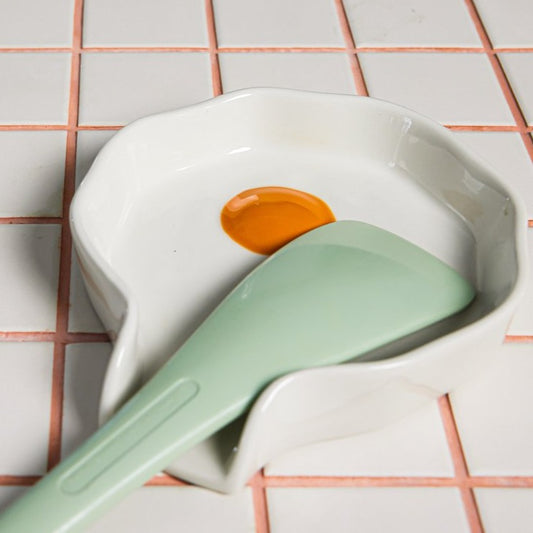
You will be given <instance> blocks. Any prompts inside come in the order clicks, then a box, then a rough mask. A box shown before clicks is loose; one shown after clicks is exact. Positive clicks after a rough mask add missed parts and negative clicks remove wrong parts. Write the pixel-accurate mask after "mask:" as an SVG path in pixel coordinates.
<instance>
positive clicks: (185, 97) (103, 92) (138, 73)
mask: <svg viewBox="0 0 533 533" xmlns="http://www.w3.org/2000/svg"><path fill="white" fill-rule="evenodd" d="M210 76H211V71H210V63H209V56H208V54H207V53H197V52H194V53H191V52H169V53H158V52H141V53H138V52H128V53H87V54H84V56H83V58H82V62H81V88H80V120H79V122H80V124H93V125H101V124H106V125H109V124H111V125H113V124H124V123H127V122H130V121H132V120H135V119H137V118H140V117H142V116H145V115H149V114H152V113H158V112H161V111H168V110H172V109H176V108H178V107H182V106H186V105H189V104H193V103H196V102H199V101H201V100H206V99H207V98H210V97H211V96H212V86H211V77H210Z"/></svg>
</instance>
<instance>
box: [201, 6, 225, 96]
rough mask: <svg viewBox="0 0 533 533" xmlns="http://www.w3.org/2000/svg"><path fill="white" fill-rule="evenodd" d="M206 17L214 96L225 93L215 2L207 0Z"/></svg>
mask: <svg viewBox="0 0 533 533" xmlns="http://www.w3.org/2000/svg"><path fill="white" fill-rule="evenodd" d="M205 16H206V21H207V36H208V40H209V58H210V61H211V80H212V83H213V96H219V95H221V94H222V93H223V88H222V77H221V74H220V63H219V60H218V52H217V49H218V42H217V30H216V24H215V11H214V8H213V0H205Z"/></svg>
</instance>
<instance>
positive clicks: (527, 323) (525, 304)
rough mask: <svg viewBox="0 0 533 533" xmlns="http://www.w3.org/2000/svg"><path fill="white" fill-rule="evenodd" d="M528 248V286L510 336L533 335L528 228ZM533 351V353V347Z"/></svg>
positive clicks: (532, 231)
mask: <svg viewBox="0 0 533 533" xmlns="http://www.w3.org/2000/svg"><path fill="white" fill-rule="evenodd" d="M527 246H528V252H529V265H528V266H529V281H528V286H527V287H526V290H525V293H524V295H523V297H522V299H521V300H520V302H519V304H518V307H517V309H516V311H515V313H514V315H513V318H512V320H511V323H510V324H509V327H508V328H507V333H508V334H509V335H533V228H528V231H527ZM531 350H532V352H533V347H532V348H531Z"/></svg>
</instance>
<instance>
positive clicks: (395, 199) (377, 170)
mask: <svg viewBox="0 0 533 533" xmlns="http://www.w3.org/2000/svg"><path fill="white" fill-rule="evenodd" d="M267 186H280V187H289V188H293V189H297V190H301V191H304V192H307V193H309V194H311V195H314V196H316V197H318V198H320V199H322V200H323V201H324V202H326V204H327V205H328V206H329V207H330V208H331V210H332V212H333V213H334V215H335V217H336V218H337V220H343V219H354V220H361V221H364V222H368V223H371V224H375V225H377V226H379V227H382V228H384V229H388V230H390V231H393V232H395V233H397V234H399V235H400V236H402V237H404V238H406V239H408V240H410V241H412V242H413V243H415V244H417V245H419V246H421V247H422V248H424V249H425V250H427V251H428V252H430V253H432V254H434V255H435V256H436V257H438V258H439V259H441V260H443V261H444V262H445V263H447V264H449V265H450V266H452V267H453V268H455V269H456V270H457V271H459V272H460V273H461V274H462V275H463V276H464V277H466V278H467V279H468V280H469V281H471V282H472V283H473V284H474V285H475V286H476V289H477V293H478V295H477V298H476V300H475V302H474V304H473V305H471V306H470V307H469V308H468V310H467V311H466V312H464V313H462V314H460V315H458V316H456V317H454V318H453V319H449V320H447V321H444V322H441V323H439V324H438V325H437V326H434V327H431V328H429V329H426V330H424V331H422V332H420V333H419V334H416V335H413V336H411V337H408V338H406V339H403V340H402V341H399V342H397V343H393V344H391V345H388V346H387V347H386V348H384V349H380V350H378V351H376V352H372V353H369V354H368V355H367V356H365V361H364V362H358V363H352V364H344V365H341V366H333V367H327V368H321V369H313V370H306V371H302V372H298V373H294V374H290V375H287V376H285V377H283V378H281V379H279V380H277V381H276V382H274V383H273V384H272V385H270V386H269V387H268V388H267V389H266V390H265V391H264V392H263V393H262V395H261V396H260V397H259V399H258V400H257V402H256V403H255V405H254V407H253V408H252V410H251V412H250V413H249V415H248V416H247V417H246V418H242V419H240V420H239V421H237V422H235V423H233V424H232V425H231V426H229V427H227V428H226V429H224V430H222V431H221V432H219V433H218V434H216V435H215V436H214V437H212V438H210V439H208V440H206V441H204V442H202V443H201V444H199V445H197V446H196V447H195V448H193V449H192V450H190V451H189V452H188V453H187V454H186V455H185V456H182V458H181V459H180V460H179V461H177V462H176V463H174V464H172V465H170V466H169V468H168V469H167V470H168V472H170V473H172V474H175V475H177V476H179V477H182V478H184V479H187V480H190V481H192V482H193V483H197V484H200V485H205V486H207V487H210V488H214V489H216V490H221V491H233V490H235V489H237V488H239V487H241V486H242V485H243V484H244V483H245V482H246V481H247V479H248V478H249V476H250V475H251V474H252V473H253V472H254V471H255V470H256V469H257V468H259V467H260V466H262V465H263V464H265V463H266V462H267V461H268V460H270V459H271V458H272V457H274V456H275V455H277V454H278V453H281V452H283V451H284V450H287V449H290V448H293V447H296V446H299V445H302V444H305V443H309V442H313V441H316V440H323V439H327V438H334V437H339V436H344V435H350V434H354V433H358V432H364V431H369V430H372V429H375V428H379V427H382V426H384V425H385V424H387V423H389V422H391V421H393V420H395V419H397V418H399V417H401V416H403V415H405V414H407V413H409V412H411V411H412V410H413V409H416V408H417V407H418V406H420V405H422V404H424V403H426V402H427V401H428V400H430V399H433V398H435V397H437V396H439V395H440V394H442V393H444V392H448V391H450V390H452V389H453V388H454V387H456V386H457V385H458V384H459V383H461V382H463V381H464V380H465V379H467V378H468V377H469V376H470V375H472V374H473V373H475V372H477V371H479V370H481V369H483V368H484V367H486V366H487V365H488V364H489V362H490V361H489V360H488V359H487V356H486V353H485V350H484V347H487V346H490V345H494V344H495V343H500V342H501V341H502V339H503V336H504V334H505V328H506V326H507V323H508V321H509V319H510V317H511V315H512V312H513V310H514V308H515V306H516V302H517V298H518V297H519V295H520V294H521V293H522V292H523V288H524V283H525V252H524V240H525V230H526V227H527V224H526V217H525V213H524V209H523V207H522V205H521V203H520V201H519V200H518V199H517V198H516V196H515V195H514V193H513V192H512V191H510V190H509V189H508V187H507V186H506V185H504V184H503V183H502V182H501V181H500V180H499V179H498V177H497V176H495V175H494V173H493V172H492V171H491V170H490V169H489V168H487V167H486V166H485V165H484V163H483V162H481V161H479V160H478V159H476V158H475V157H473V156H472V155H471V154H470V153H469V152H468V151H467V150H465V149H464V148H463V147H462V146H461V145H459V144H458V142H457V140H456V139H455V138H454V137H453V136H452V135H451V134H450V133H449V132H448V131H447V130H446V129H445V128H442V127H440V126H439V125H437V124H435V123H434V122H432V121H430V120H428V119H426V118H424V117H421V116H420V115H418V114H416V113H414V112H412V111H409V110H407V109H404V108H401V107H398V106H395V105H392V104H389V103H386V102H382V101H377V100H373V99H370V98H363V97H353V96H336V95H323V94H317V93H303V92H296V91H285V90H275V89H250V90H245V91H239V92H236V93H230V94H228V95H226V96H222V97H218V98H215V99H213V100H210V101H208V102H205V103H202V104H198V105H196V106H193V107H190V108H186V109H183V110H178V111H175V112H170V113H164V114H160V115H155V116H151V117H147V118H144V119H141V120H139V121H137V122H135V123H133V124H131V125H130V126H127V127H126V128H124V129H123V130H121V131H120V132H119V133H118V134H117V135H115V137H114V138H113V139H112V140H111V141H110V142H109V143H108V144H107V145H106V147H105V148H104V149H103V150H102V151H101V153H100V154H99V156H98V157H97V159H96V161H95V163H94V164H93V166H92V168H91V170H90V171H89V173H88V175H87V177H86V179H85V180H84V182H83V183H82V185H81V186H80V189H79V190H78V192H77V194H76V197H75V200H74V203H73V206H72V211H71V223H72V230H73V237H74V242H75V245H76V250H77V252H78V255H79V258H80V263H81V265H82V270H83V275H84V279H85V282H86V285H87V288H88V291H89V294H90V296H91V299H92V301H93V303H94V305H95V308H96V309H97V311H98V313H99V315H100V317H101V318H102V320H103V322H104V323H105V325H106V327H107V328H108V329H109V331H110V333H111V335H112V338H113V339H114V341H115V347H114V351H113V355H112V359H111V362H110V364H109V367H108V371H107V375H106V380H105V384H104V390H103V394H102V400H101V417H102V419H106V418H107V417H108V416H109V415H110V414H111V413H112V412H113V411H114V410H115V409H116V408H117V407H118V406H119V405H120V404H121V403H122V402H123V401H124V399H125V398H127V397H128V396H129V395H130V394H131V393H132V391H133V390H135V389H136V388H137V387H138V385H139V383H141V382H142V381H144V380H145V379H146V378H147V377H148V376H150V375H152V374H153V373H154V371H155V370H156V369H157V368H159V367H160V366H161V364H162V363H163V362H164V361H165V360H166V359H168V358H169V357H170V356H171V355H172V354H173V353H174V351H175V350H176V349H177V348H178V347H179V346H180V345H181V344H182V343H183V341H184V340H185V339H186V338H187V337H188V335H189V334H190V333H191V332H192V331H193V330H194V329H195V327H196V326H197V325H198V324H199V323H200V322H201V320H203V318H205V317H206V316H207V314H208V313H209V312H210V310H212V309H213V307H214V306H215V305H216V303H218V302H219V301H220V300H221V299H222V297H223V296H224V295H225V294H226V293H227V292H228V291H229V290H230V289H231V288H232V287H233V286H234V285H235V284H236V283H237V281H238V280H240V279H241V278H242V277H243V276H244V275H245V274H246V273H247V272H248V271H250V270H251V269H252V268H253V267H254V266H255V265H257V264H258V263H259V262H260V261H262V260H263V258H264V256H262V255H259V254H255V253H253V252H250V251H248V250H246V249H245V248H243V247H241V246H239V245H238V244H237V243H236V242H235V241H233V240H232V239H230V238H229V237H228V236H227V234H226V233H225V232H224V230H223V229H222V227H221V224H220V212H221V210H222V208H223V206H224V205H225V203H226V202H227V201H228V199H230V198H232V197H233V196H235V195H237V194H238V193H240V192H242V191H244V190H247V189H251V188H256V187H267ZM220 379H224V376H220Z"/></svg>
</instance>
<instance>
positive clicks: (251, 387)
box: [0, 221, 474, 533]
mask: <svg viewBox="0 0 533 533" xmlns="http://www.w3.org/2000/svg"><path fill="white" fill-rule="evenodd" d="M473 297H474V289H473V287H472V286H471V285H470V284H469V283H468V282H467V281H465V280H464V279H463V278H462V277H461V276H459V274H457V273H456V272H455V271H454V270H453V269H451V268H450V267H448V266H446V265H445V264H444V263H442V262H441V261H439V260H438V259H436V258H435V257H433V256H432V255H430V254H428V253H427V252H425V251H423V250H422V249H420V248H418V247H416V246H415V245H413V244H411V243H409V242H407V241H405V240H403V239H401V238H399V237H397V236H395V235H393V234H391V233H389V232H386V231H384V230H381V229H379V228H376V227H374V226H370V225H368V224H363V223H360V222H353V221H345V222H334V223H332V224H328V225H326V226H322V227H320V228H318V229H316V230H313V231H310V232H309V233H306V234H305V235H303V236H302V237H300V238H298V239H296V240H294V241H293V242H291V243H289V244H288V245H287V246H285V247H284V248H282V249H281V250H279V251H278V252H277V253H275V254H274V255H273V256H271V257H270V258H269V259H267V260H266V261H264V262H263V263H262V264H261V265H260V266H259V267H258V268H256V269H255V270H254V271H253V272H252V273H251V274H249V275H248V276H247V277H246V278H245V279H244V280H243V281H242V282H241V283H240V284H239V285H238V286H237V287H236V288H235V289H234V290H233V291H232V292H231V293H230V294H229V295H228V296H227V297H226V299H225V300H224V301H223V302H222V303H221V304H220V305H219V306H218V307H217V308H216V309H215V311H214V312H213V313H212V314H211V315H210V316H209V317H208V318H207V320H206V321H205V322H204V323H203V324H202V325H201V326H200V328H198V330H197V331H196V332H195V333H194V334H193V335H192V336H191V337H190V338H189V340H188V341H187V342H186V343H185V344H184V346H183V347H182V348H181V349H180V350H179V351H178V352H177V353H176V354H175V355H174V356H173V357H172V358H171V359H170V360H169V361H168V362H167V363H166V365H165V366H164V367H163V368H162V369H161V370H160V371H159V372H158V373H157V374H156V375H155V376H154V377H153V378H152V379H151V380H150V381H149V382H148V383H147V384H146V385H145V386H144V387H143V388H142V389H141V390H140V391H139V392H138V393H137V394H136V395H135V396H134V397H133V398H132V399H131V400H130V401H129V402H127V403H126V405H125V406H124V407H123V408H122V409H121V410H120V411H119V412H118V413H117V414H116V415H115V416H114V417H113V418H112V419H111V420H110V421H109V422H108V423H107V424H105V425H104V426H103V427H102V428H101V429H100V430H98V431H97V432H96V433H95V434H94V435H93V436H92V437H91V438H90V439H89V440H87V441H86V442H85V444H83V445H82V446H81V447H80V448H79V449H78V450H77V451H76V452H74V453H73V454H72V455H71V456H70V457H68V458H67V459H66V460H65V461H63V462H62V463H61V464H60V465H59V466H57V467H56V468H55V469H54V470H52V471H51V472H50V473H49V474H48V475H46V476H45V477H44V478H43V479H42V480H41V481H40V482H38V483H37V484H36V485H35V486H34V487H32V488H31V489H30V490H29V491H28V492H27V494H26V495H25V496H24V497H22V498H21V499H19V500H18V501H16V502H15V504H14V505H13V506H11V507H10V508H8V509H7V511H6V512H5V513H4V514H3V515H2V516H0V531H1V532H2V533H29V532H32V531H39V533H50V532H67V531H68V532H72V531H79V530H81V529H82V528H83V527H84V526H86V525H87V524H89V523H90V522H91V521H92V520H93V519H95V518H96V517H98V516H99V515H101V514H102V513H103V512H104V511H105V510H106V509H108V508H110V507H111V506H112V505H113V504H114V503H115V502H117V501H118V500H119V499H120V498H122V497H123V496H125V495H126V494H127V493H128V492H130V491H131V490H132V489H134V488H136V487H138V486H141V485H142V484H143V483H144V482H145V481H147V480H148V479H150V478H151V477H152V476H153V475H154V474H156V473H157V472H159V471H160V470H162V469H164V468H165V467H166V466H167V465H168V464H169V463H171V462H172V461H173V460H174V459H175V458H176V457H177V456H178V455H179V454H180V453H181V452H183V451H185V450H186V449H188V448H190V447H191V446H193V445H194V444H196V443H198V442H200V441H201V440H203V439H205V438H207V437H208V436H209V435H211V434H213V433H214V432H216V431H217V430H218V429H220V428H221V427H223V426H224V425H226V424H228V423H229V422H230V421H231V420H233V419H235V418H236V417H238V416H239V415H241V414H243V413H244V412H245V411H246V410H247V409H248V408H249V407H250V406H251V403H252V402H253V400H254V399H255V398H256V397H257V395H258V394H259V393H260V392H261V390H262V389H264V387H265V386H266V385H268V384H269V383H270V382H272V380H274V379H276V378H278V377H280V376H282V375H284V374H287V373H288V372H293V371H295V370H299V369H304V368H309V367H313V366H318V365H331V364H336V363H340V362H343V361H347V360H350V359H352V358H354V357H356V356H358V355H361V354H363V353H365V352H368V351H369V350H372V349H374V348H376V347H378V346H381V345H383V344H386V343H389V342H391V341H393V340H395V339H398V338H400V337H403V336H405V335H408V334H410V333H412V332H414V331H416V330H418V329H420V328H423V327H425V326H428V325H429V324H432V323H434V322H436V321H439V320H442V319H443V318H445V317H447V316H449V315H451V314H454V313H457V312H458V311H460V310H461V309H462V308H464V307H465V306H466V305H468V304H469V302H470V301H471V300H472V298H473Z"/></svg>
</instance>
